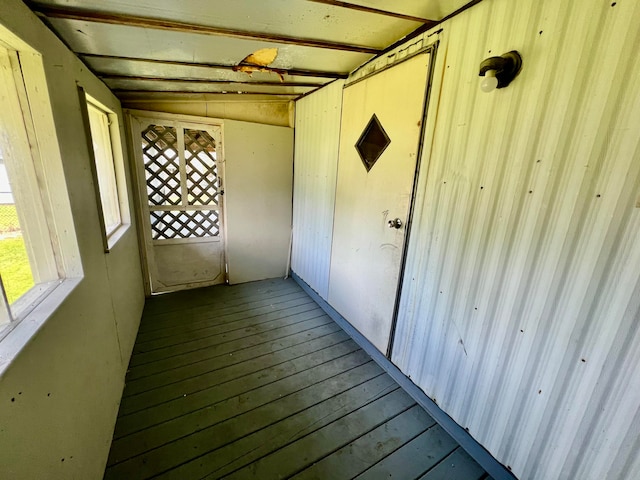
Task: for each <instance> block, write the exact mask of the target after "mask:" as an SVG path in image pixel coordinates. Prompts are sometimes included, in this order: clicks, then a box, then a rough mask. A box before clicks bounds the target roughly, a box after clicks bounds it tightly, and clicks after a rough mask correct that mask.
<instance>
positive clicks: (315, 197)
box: [291, 80, 344, 299]
mask: <svg viewBox="0 0 640 480" xmlns="http://www.w3.org/2000/svg"><path fill="white" fill-rule="evenodd" d="M343 85H344V81H342V80H337V81H335V82H333V83H331V84H330V85H328V86H327V87H324V88H322V89H321V90H319V91H317V92H315V93H313V94H312V95H309V96H308V97H305V98H303V99H301V100H300V101H298V102H297V103H296V126H295V155H294V158H295V164H294V181H293V200H294V202H293V249H292V258H291V268H292V269H293V271H295V272H296V274H298V275H299V276H300V277H301V278H302V279H304V281H305V282H307V283H308V284H309V286H311V288H313V289H314V290H315V291H316V292H318V294H319V295H320V296H321V297H322V298H324V299H326V298H327V295H328V289H329V267H330V265H331V239H332V235H333V208H334V205H335V193H336V174H337V171H338V145H339V138H340V114H341V109H342V87H343Z"/></svg>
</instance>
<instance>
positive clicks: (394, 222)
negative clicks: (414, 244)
mask: <svg viewBox="0 0 640 480" xmlns="http://www.w3.org/2000/svg"><path fill="white" fill-rule="evenodd" d="M387 223H388V224H389V228H396V229H398V228H400V227H401V226H402V220H400V219H399V218H394V219H393V220H389V222H387Z"/></svg>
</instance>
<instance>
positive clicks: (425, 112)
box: [385, 40, 440, 361]
mask: <svg viewBox="0 0 640 480" xmlns="http://www.w3.org/2000/svg"><path fill="white" fill-rule="evenodd" d="M439 44H440V41H439V40H436V41H435V42H433V43H431V44H429V45H427V46H426V47H424V48H422V49H420V50H418V51H417V52H416V53H415V54H413V55H410V56H408V57H407V59H408V58H411V57H413V56H414V55H418V54H420V53H424V52H429V54H430V55H431V58H430V60H429V71H428V72H427V85H426V86H425V94H424V100H423V105H422V125H421V126H420V133H419V135H418V150H417V154H416V155H417V158H416V171H415V172H414V175H413V186H412V187H411V200H410V202H409V213H408V215H407V223H406V228H405V233H404V244H403V247H402V255H401V257H400V271H399V274H398V287H397V288H396V298H395V300H394V302H395V303H394V306H393V315H392V317H391V332H389V343H388V344H387V351H386V353H385V356H386V357H387V358H388V359H389V361H391V355H392V354H393V343H394V341H395V337H396V327H397V324H398V312H399V310H400V297H401V296H402V287H403V284H404V275H405V270H406V266H407V254H408V252H409V241H410V238H411V227H412V226H413V213H414V211H415V203H416V197H417V192H418V177H419V175H420V171H421V169H422V159H423V154H424V151H425V147H426V146H427V145H426V140H427V138H426V137H427V132H428V133H429V134H430V136H431V142H430V143H429V147H430V146H431V143H432V142H433V135H434V133H435V124H436V122H435V118H433V119H432V120H431V121H429V120H430V118H431V117H434V116H435V117H437V113H438V112H437V110H436V111H435V112H432V115H429V105H430V100H431V93H432V90H433V88H432V87H433V84H434V73H435V71H436V68H435V67H436V63H437V59H438V55H437V53H438V45H439ZM404 60H406V59H403V60H402V61H404ZM397 63H398V62H396V64H397ZM427 124H429V130H427ZM428 172H429V164H427V165H426V174H428Z"/></svg>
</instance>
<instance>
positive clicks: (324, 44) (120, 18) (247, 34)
mask: <svg viewBox="0 0 640 480" xmlns="http://www.w3.org/2000/svg"><path fill="white" fill-rule="evenodd" d="M28 5H29V7H30V8H31V9H32V10H33V11H34V12H36V13H38V14H40V15H44V16H45V17H47V18H63V19H68V20H80V21H84V22H97V23H106V24H109V25H123V26H128V27H139V28H152V29H156V30H165V31H170V32H182V33H197V34H201V35H214V36H223V37H232V38H242V39H251V40H262V41H267V42H274V43H283V44H288V45H296V46H300V47H312V48H323V49H329V50H338V51H345V52H356V53H366V54H370V55H377V54H378V53H380V52H381V51H382V50H381V49H378V48H373V47H367V46H363V45H351V44H347V43H339V42H331V41H327V40H314V39H310V38H297V37H290V36H287V35H278V34H274V33H264V32H252V31H245V30H236V29H231V28H222V27H212V26H208V25H199V24H194V23H187V22H178V21H175V20H164V19H159V18H151V17H141V16H138V15H123V14H119V13H107V12H98V11H94V10H88V9H84V8H76V7H59V6H52V5H43V4H41V3H37V2H29V3H28Z"/></svg>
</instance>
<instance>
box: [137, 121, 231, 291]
mask: <svg viewBox="0 0 640 480" xmlns="http://www.w3.org/2000/svg"><path fill="white" fill-rule="evenodd" d="M146 114H147V113H146V112H144V113H143V112H135V113H134V114H132V116H131V127H132V138H133V142H132V144H133V145H134V146H135V147H136V148H137V152H136V172H137V177H138V190H139V192H138V193H139V197H140V204H141V210H142V212H141V213H142V215H141V217H142V219H143V222H142V223H143V228H144V237H145V244H146V248H145V253H146V257H147V258H146V269H147V272H146V273H147V276H148V280H149V287H150V290H151V292H153V293H155V292H164V291H171V290H178V289H184V288H192V287H198V286H203V285H212V284H216V283H223V282H224V281H225V261H224V250H225V249H224V231H223V224H224V222H223V217H224V215H223V198H224V197H223V195H224V190H223V182H222V179H223V165H224V159H223V150H222V126H221V125H220V124H219V123H218V122H215V121H214V122H213V123H212V120H211V119H200V118H192V117H184V116H171V115H166V114H154V115H153V116H150V117H147V116H146ZM201 122H203V123H201ZM204 122H208V123H204Z"/></svg>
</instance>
